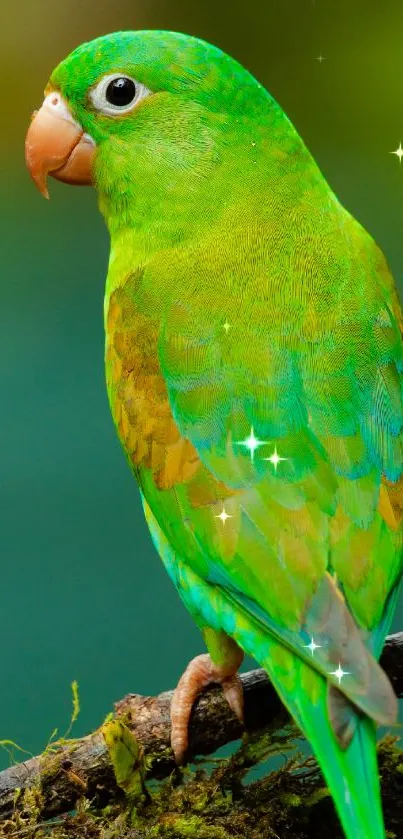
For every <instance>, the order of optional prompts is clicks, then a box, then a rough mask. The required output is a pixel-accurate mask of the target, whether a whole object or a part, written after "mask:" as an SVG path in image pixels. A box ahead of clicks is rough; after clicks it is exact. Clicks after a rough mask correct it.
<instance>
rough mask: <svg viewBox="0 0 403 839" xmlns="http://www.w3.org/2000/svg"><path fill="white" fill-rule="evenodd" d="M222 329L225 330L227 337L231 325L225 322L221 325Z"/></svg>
mask: <svg viewBox="0 0 403 839" xmlns="http://www.w3.org/2000/svg"><path fill="white" fill-rule="evenodd" d="M222 328H223V329H225V332H226V334H227V335H228V330H229V329H231V324H230V323H228V321H225V323H223V325H222Z"/></svg>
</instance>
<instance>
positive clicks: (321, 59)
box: [316, 53, 326, 64]
mask: <svg viewBox="0 0 403 839" xmlns="http://www.w3.org/2000/svg"><path fill="white" fill-rule="evenodd" d="M316 61H319V64H322V61H326V58H325V56H324V55H322V53H321V54H320V55H317V56H316Z"/></svg>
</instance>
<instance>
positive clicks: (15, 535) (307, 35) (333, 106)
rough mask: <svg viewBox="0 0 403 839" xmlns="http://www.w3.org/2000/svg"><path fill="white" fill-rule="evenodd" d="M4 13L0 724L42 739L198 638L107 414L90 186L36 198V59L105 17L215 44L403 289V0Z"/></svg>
mask: <svg viewBox="0 0 403 839" xmlns="http://www.w3.org/2000/svg"><path fill="white" fill-rule="evenodd" d="M0 13H1V18H2V20H1V21H0V24H1V25H0V32H1V35H0V70H1V75H0V84H1V94H2V106H1V124H2V132H1V136H0V174H1V193H2V204H1V228H0V229H1V238H2V247H1V276H0V289H1V292H0V347H1V352H0V393H1V410H0V452H1V460H0V463H1V466H0V469H1V475H0V481H1V482H0V561H1V590H0V604H1V621H0V633H1V634H0V649H1V658H0V674H1V676H0V739H1V738H11V739H14V740H16V741H17V742H18V743H20V744H21V745H22V746H24V747H25V748H27V749H28V750H30V751H32V752H38V751H40V750H41V749H42V748H43V747H44V745H45V744H46V741H47V739H48V737H49V735H50V733H51V732H52V730H53V728H54V727H55V726H58V727H59V729H60V733H62V732H63V730H64V729H65V727H67V724H68V720H69V716H70V705H71V694H70V682H71V681H72V679H77V680H78V682H79V686H80V697H81V708H82V710H81V715H80V717H79V720H78V722H77V724H76V727H75V729H74V731H75V733H77V734H78V735H79V734H81V733H85V732H86V731H89V730H90V729H91V728H93V727H95V726H97V725H98V724H99V723H100V722H101V720H102V718H103V717H104V715H105V714H106V713H107V712H108V711H109V710H110V709H111V706H112V703H113V701H114V700H116V699H119V698H120V697H121V696H122V695H123V694H124V693H125V692H128V691H138V692H143V693H153V692H157V691H160V690H162V689H165V688H168V687H171V686H173V685H174V684H175V682H176V680H177V678H178V676H179V674H180V673H181V671H182V669H183V668H184V666H185V664H186V663H187V661H188V659H189V658H190V657H191V656H192V655H194V654H196V653H197V652H200V651H202V643H201V639H200V638H199V635H198V632H197V631H196V629H195V628H194V626H193V623H192V621H191V619H190V617H189V616H188V615H187V613H186V612H185V610H184V608H183V607H182V605H181V603H180V602H179V599H178V597H177V595H176V593H175V591H174V590H173V588H172V587H171V584H170V583H169V580H168V578H167V577H166V575H165V572H164V571H163V568H162V566H161V565H160V562H159V559H158V557H157V555H156V553H155V551H154V549H153V547H152V544H151V540H150V538H149V536H148V532H147V529H146V526H145V524H144V522H143V516H142V512H141V508H140V501H139V496H138V491H137V488H136V485H135V482H134V480H133V479H132V477H131V475H130V472H129V470H128V468H127V465H126V461H125V459H124V456H123V454H122V452H121V450H120V447H119V444H118V441H117V439H116V436H115V432H114V428H113V425H112V421H111V419H110V416H109V409H108V405H107V401H106V395H105V388H104V380H103V334H102V297H103V284H104V277H105V274H106V267H107V257H108V240H107V233H106V230H105V228H104V226H103V223H102V220H101V218H100V216H99V215H98V211H97V207H96V200H95V195H94V193H93V192H92V190H90V189H72V188H70V187H66V186H62V185H59V184H57V183H55V182H52V183H51V185H50V189H51V201H50V203H47V202H45V201H43V199H42V198H41V197H40V195H39V193H37V192H36V190H35V189H34V187H33V185H32V184H31V182H30V180H29V178H28V175H27V174H26V172H25V169H24V161H23V141H24V136H25V132H26V128H27V125H28V122H29V115H30V112H31V111H32V110H33V108H34V107H36V106H37V105H38V104H39V103H40V102H41V100H42V90H43V87H44V86H45V83H46V80H47V77H48V75H49V74H50V72H51V70H52V68H53V66H54V65H55V64H56V63H57V62H58V61H59V60H61V59H62V58H63V57H64V56H65V55H66V54H67V53H68V52H70V50H71V49H73V48H74V47H75V46H76V45H77V44H78V43H80V42H81V41H83V40H88V39H90V38H93V37H95V36H97V35H99V34H103V33H105V32H108V31H111V30H116V29H127V28H147V27H148V28H170V29H179V30H183V31H187V32H189V33H193V34H197V35H199V36H202V37H205V38H207V39H208V40H210V41H213V42H215V43H216V44H218V45H219V46H221V47H223V48H224V49H226V50H227V51H229V52H231V53H232V54H234V55H235V56H236V57H237V58H238V59H239V60H240V61H241V62H243V63H244V64H245V65H246V66H247V67H248V68H249V69H250V70H252V71H253V72H254V73H255V75H257V76H258V77H259V79H260V80H261V81H262V82H263V83H264V84H265V85H266V86H267V87H268V89H269V90H270V91H271V92H272V93H273V95H274V96H275V97H276V98H277V99H278V100H279V101H280V103H281V104H282V106H283V107H284V109H285V110H286V112H287V113H288V115H289V116H290V118H291V119H292V121H293V122H294V124H295V125H296V127H297V129H298V130H299V132H300V134H301V135H302V137H303V138H304V140H305V142H306V143H307V145H308V147H309V148H310V149H311V151H312V153H313V154H314V156H315V158H316V160H317V161H318V162H319V164H320V166H321V168H322V170H323V172H324V173H325V175H326V177H327V179H328V180H329V182H330V183H331V185H332V187H333V188H334V190H335V192H336V194H337V195H338V196H339V197H340V198H341V199H342V201H343V202H344V203H345V205H346V206H347V207H348V208H349V209H350V211H351V212H352V213H353V214H354V215H355V216H356V217H357V218H358V219H359V220H360V221H361V222H362V223H363V224H364V225H365V226H366V227H367V228H368V229H369V230H370V232H371V233H372V234H373V235H374V236H375V238H376V239H377V241H378V242H379V244H380V245H381V246H382V247H383V249H384V250H385V252H386V254H387V257H388V259H389V261H390V263H391V266H392V269H393V271H394V274H395V277H396V281H397V283H398V285H399V286H400V287H402V275H403V241H402V229H403V166H400V165H399V161H398V159H397V158H396V157H395V156H393V155H391V154H390V152H391V151H392V150H393V149H396V148H397V146H398V144H399V141H400V140H403V72H402V68H401V63H402V45H403V4H402V3H401V2H400V0H399V2H398V0H394V1H393V2H391V0H385V1H384V2H383V3H382V4H380V3H379V2H378V0H376V2H375V0H338V2H336V0H316V2H313V0H283V2H280V0H278V1H277V2H275V1H274V0H264V2H261V0H248V3H247V4H245V3H242V4H241V3H234V2H230V0H221V2H219V3H218V2H217V0H205V1H204V2H203V3H199V4H195V3H193V2H184V0H180V2H179V0H178V2H173V0H165V2H163V0H154V2H149V3H146V2H138V3H135V2H126V0H121V2H119V3H115V2H112V0H110V2H103V3H99V2H95V0H70V2H67V0H65V2H59V3H57V2H51V0H37V2H35V3H32V2H31V0H22V2H20V4H19V5H18V8H17V7H16V6H15V5H11V4H9V3H7V4H6V3H4V2H3V0H0ZM320 53H321V54H322V55H323V56H324V57H325V61H323V62H322V63H319V62H318V61H317V60H316V57H317V56H318V55H319V54H320ZM402 627H403V607H402V606H401V607H400V610H399V614H398V615H397V617H396V621H395V628H396V629H398V628H402ZM6 763H7V756H6V755H5V754H4V755H2V754H1V753H0V766H3V765H6Z"/></svg>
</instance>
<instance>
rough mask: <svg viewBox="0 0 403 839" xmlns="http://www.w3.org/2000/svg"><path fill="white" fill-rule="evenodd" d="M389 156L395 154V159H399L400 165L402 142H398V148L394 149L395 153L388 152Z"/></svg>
mask: <svg viewBox="0 0 403 839" xmlns="http://www.w3.org/2000/svg"><path fill="white" fill-rule="evenodd" d="M390 154H395V155H396V157H398V158H399V163H401V162H402V157H403V149H402V142H401V141H400V143H399V148H398V149H395V151H391V152H390Z"/></svg>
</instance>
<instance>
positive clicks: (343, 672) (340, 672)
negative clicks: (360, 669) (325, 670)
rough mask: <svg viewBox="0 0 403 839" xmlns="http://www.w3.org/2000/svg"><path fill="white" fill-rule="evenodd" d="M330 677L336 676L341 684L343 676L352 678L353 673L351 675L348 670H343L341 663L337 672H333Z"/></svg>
mask: <svg viewBox="0 0 403 839" xmlns="http://www.w3.org/2000/svg"><path fill="white" fill-rule="evenodd" d="M329 676H336V679H338V680H339V684H340V682H341V680H342V678H343V676H351V673H349V672H348V670H343V668H342V666H341V664H340V662H339V666H338V668H337V670H331V671H330V673H329Z"/></svg>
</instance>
